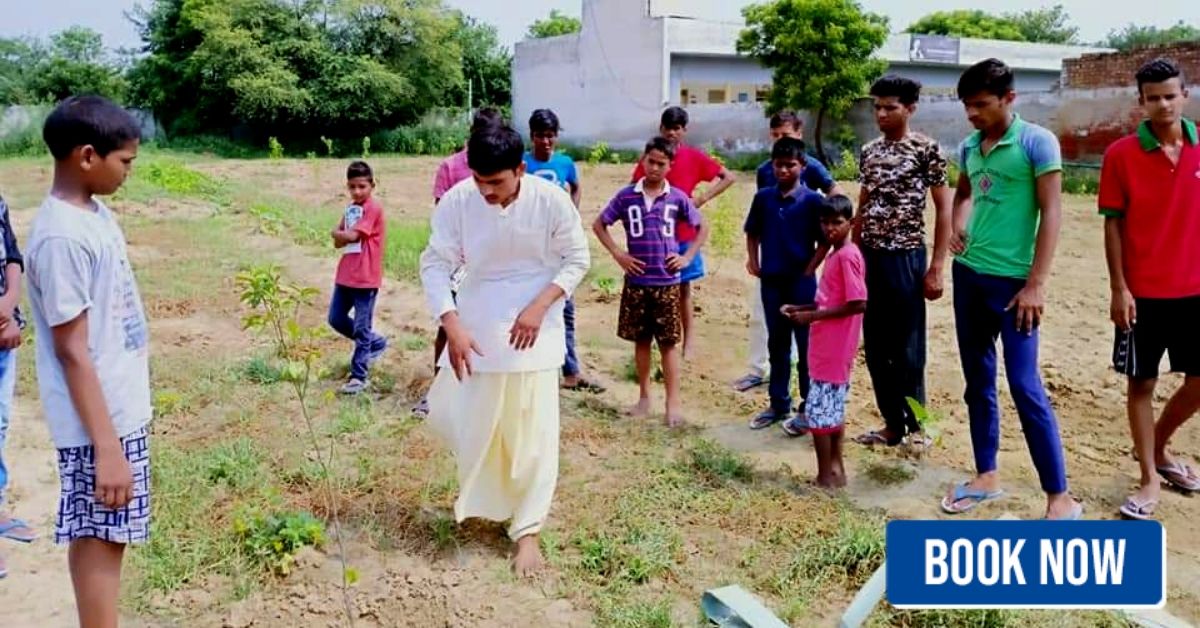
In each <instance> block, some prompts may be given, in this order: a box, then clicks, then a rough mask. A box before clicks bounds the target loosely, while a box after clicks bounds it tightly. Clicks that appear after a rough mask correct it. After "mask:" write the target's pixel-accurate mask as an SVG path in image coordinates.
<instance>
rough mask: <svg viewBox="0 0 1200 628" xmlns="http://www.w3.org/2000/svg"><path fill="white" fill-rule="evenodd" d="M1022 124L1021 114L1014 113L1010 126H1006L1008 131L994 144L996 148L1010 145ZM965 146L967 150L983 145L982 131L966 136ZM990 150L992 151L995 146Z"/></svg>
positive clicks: (1023, 122)
mask: <svg viewBox="0 0 1200 628" xmlns="http://www.w3.org/2000/svg"><path fill="white" fill-rule="evenodd" d="M1024 124H1025V121H1024V120H1022V119H1021V114H1019V113H1016V112H1015V111H1014V112H1013V119H1012V124H1010V125H1008V130H1007V131H1005V132H1004V136H1003V137H1001V138H1000V141H999V142H996V146H1002V145H1004V144H1012V143H1013V142H1014V141H1015V140H1016V139H1017V133H1019V132H1020V130H1021V129H1020V127H1021V126H1023V125H1024ZM965 144H966V147H967V148H977V147H978V146H980V145H981V144H983V131H975V132H974V133H972V134H970V135H968V136H967V139H966V140H965ZM992 148H993V149H994V148H995V146H993V147H992Z"/></svg>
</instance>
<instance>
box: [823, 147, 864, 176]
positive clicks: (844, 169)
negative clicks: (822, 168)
mask: <svg viewBox="0 0 1200 628" xmlns="http://www.w3.org/2000/svg"><path fill="white" fill-rule="evenodd" d="M829 174H831V175H833V179H834V180H835V181H858V158H857V157H855V156H854V152H853V151H851V150H850V149H848V148H847V149H843V150H842V155H841V159H840V160H839V161H838V164H837V165H836V166H834V167H833V169H832V170H830V172H829Z"/></svg>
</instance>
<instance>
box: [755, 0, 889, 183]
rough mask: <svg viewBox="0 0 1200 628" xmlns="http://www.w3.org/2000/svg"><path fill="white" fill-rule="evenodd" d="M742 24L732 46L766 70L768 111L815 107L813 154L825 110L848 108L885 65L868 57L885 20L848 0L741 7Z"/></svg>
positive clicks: (784, 0) (882, 36) (783, 0)
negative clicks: (741, 28) (769, 78)
mask: <svg viewBox="0 0 1200 628" xmlns="http://www.w3.org/2000/svg"><path fill="white" fill-rule="evenodd" d="M742 15H743V17H744V18H745V20H746V28H745V29H744V30H742V32H741V34H740V35H739V36H738V42H737V49H738V52H740V53H742V54H747V55H750V56H751V57H754V58H755V59H756V60H758V62H759V63H761V64H762V65H763V66H764V67H767V68H770V69H771V76H772V86H771V91H770V93H769V94H768V105H769V107H770V108H771V109H772V110H775V111H778V110H780V109H785V108H792V109H807V110H810V111H811V110H816V112H817V124H816V130H815V134H814V135H815V137H814V139H815V142H816V147H817V155H818V156H819V157H820V158H821V159H822V160H824V161H826V162H828V159H827V158H826V156H825V151H824V147H823V146H822V145H821V129H822V123H823V121H824V118H825V115H826V114H833V115H837V114H840V113H843V112H845V111H846V110H848V109H849V107H850V105H851V104H852V103H853V102H854V100H855V99H857V98H859V97H860V96H862V95H863V94H864V93H866V90H867V85H868V83H869V82H870V81H872V80H874V79H875V78H877V77H879V75H881V74H882V73H883V71H884V69H886V68H887V63H886V62H885V61H883V60H881V59H877V58H875V57H874V54H875V51H876V50H878V49H879V48H880V47H881V46H882V45H883V42H884V41H885V40H886V39H887V35H888V20H887V18H886V17H884V16H882V15H878V14H875V13H867V12H864V11H863V10H862V8H861V7H860V6H859V4H858V3H857V2H855V1H854V0H776V1H775V2H770V3H763V4H753V5H750V6H747V7H746V8H744V9H742Z"/></svg>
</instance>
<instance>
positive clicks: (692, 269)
mask: <svg viewBox="0 0 1200 628" xmlns="http://www.w3.org/2000/svg"><path fill="white" fill-rule="evenodd" d="M691 244H692V243H691V242H680V243H679V254H680V255H683V254H685V253H687V252H688V248H689V247H690V246H691ZM703 276H704V254H703V253H697V254H696V259H694V260H692V263H691V264H688V265H687V268H684V269H683V270H682V271H680V272H679V283H691V282H693V281H696V280H697V279H700V278H701V277H703Z"/></svg>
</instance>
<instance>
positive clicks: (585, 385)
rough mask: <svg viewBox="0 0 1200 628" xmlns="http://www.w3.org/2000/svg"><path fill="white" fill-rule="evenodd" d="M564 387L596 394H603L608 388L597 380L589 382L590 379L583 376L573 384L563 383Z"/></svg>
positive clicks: (564, 388)
mask: <svg viewBox="0 0 1200 628" xmlns="http://www.w3.org/2000/svg"><path fill="white" fill-rule="evenodd" d="M562 389H563V390H577V391H579V392H586V393H592V394H595V395H599V394H602V393H604V392H605V391H606V390H608V389H607V388H605V387H603V386H601V385H600V384H597V383H595V382H589V381H588V380H586V379H583V378H582V377H581V378H579V381H577V382H575V383H574V384H573V385H570V386H568V385H566V384H563V385H562Z"/></svg>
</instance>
